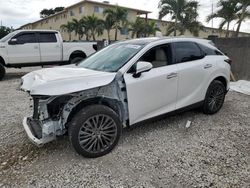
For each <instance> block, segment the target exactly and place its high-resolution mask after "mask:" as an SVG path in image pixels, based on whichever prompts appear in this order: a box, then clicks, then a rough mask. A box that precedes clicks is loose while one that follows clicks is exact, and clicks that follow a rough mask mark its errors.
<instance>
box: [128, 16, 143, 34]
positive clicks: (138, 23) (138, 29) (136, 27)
mask: <svg viewBox="0 0 250 188" xmlns="http://www.w3.org/2000/svg"><path fill="white" fill-rule="evenodd" d="M129 25H130V27H129V31H131V38H134V37H137V38H139V37H141V36H143V32H144V29H145V27H144V26H145V21H144V20H143V19H141V18H139V17H137V18H136V20H135V22H132V23H130V24H129Z"/></svg>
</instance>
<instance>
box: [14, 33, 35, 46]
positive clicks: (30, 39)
mask: <svg viewBox="0 0 250 188" xmlns="http://www.w3.org/2000/svg"><path fill="white" fill-rule="evenodd" d="M16 39H17V42H18V43H20V44H25V43H37V40H36V35H35V33H23V34H21V35H19V36H18V37H16Z"/></svg>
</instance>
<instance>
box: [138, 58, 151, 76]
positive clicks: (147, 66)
mask: <svg viewBox="0 0 250 188" xmlns="http://www.w3.org/2000/svg"><path fill="white" fill-rule="evenodd" d="M152 68H153V65H152V64H151V63H150V62H146V61H139V62H137V64H136V71H135V73H134V74H133V77H134V78H138V77H140V76H141V74H142V73H144V72H148V71H150V70H151V69H152Z"/></svg>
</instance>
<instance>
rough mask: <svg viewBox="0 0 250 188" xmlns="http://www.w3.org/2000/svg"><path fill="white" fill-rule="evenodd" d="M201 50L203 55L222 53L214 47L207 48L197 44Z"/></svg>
mask: <svg viewBox="0 0 250 188" xmlns="http://www.w3.org/2000/svg"><path fill="white" fill-rule="evenodd" d="M198 45H199V47H200V48H201V50H202V51H203V52H204V53H205V55H223V54H222V53H221V52H219V51H218V50H216V49H213V48H209V47H208V46H205V45H202V44H198Z"/></svg>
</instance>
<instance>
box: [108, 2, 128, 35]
mask: <svg viewBox="0 0 250 188" xmlns="http://www.w3.org/2000/svg"><path fill="white" fill-rule="evenodd" d="M104 15H105V16H107V17H109V18H108V19H112V20H113V21H114V26H113V28H114V29H115V40H117V34H118V30H120V29H121V28H123V27H124V26H125V25H126V24H127V22H128V21H127V15H128V10H127V9H126V8H123V7H119V6H116V7H115V8H114V9H106V10H105V11H104Z"/></svg>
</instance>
